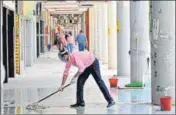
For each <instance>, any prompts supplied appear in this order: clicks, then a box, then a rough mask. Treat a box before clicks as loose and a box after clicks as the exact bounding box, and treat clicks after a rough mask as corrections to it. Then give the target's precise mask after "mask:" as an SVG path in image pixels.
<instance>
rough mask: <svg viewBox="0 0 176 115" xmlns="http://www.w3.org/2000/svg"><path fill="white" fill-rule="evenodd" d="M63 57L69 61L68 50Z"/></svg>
mask: <svg viewBox="0 0 176 115" xmlns="http://www.w3.org/2000/svg"><path fill="white" fill-rule="evenodd" d="M63 58H64V59H65V60H66V61H68V58H69V57H68V52H66V53H64V54H63Z"/></svg>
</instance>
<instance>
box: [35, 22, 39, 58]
mask: <svg viewBox="0 0 176 115" xmlns="http://www.w3.org/2000/svg"><path fill="white" fill-rule="evenodd" d="M36 28H37V29H36V31H37V57H39V56H40V44H39V22H36Z"/></svg>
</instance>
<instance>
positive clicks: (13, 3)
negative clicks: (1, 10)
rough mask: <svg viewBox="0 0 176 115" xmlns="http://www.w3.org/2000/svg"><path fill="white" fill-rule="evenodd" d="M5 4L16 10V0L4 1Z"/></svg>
mask: <svg viewBox="0 0 176 115" xmlns="http://www.w3.org/2000/svg"><path fill="white" fill-rule="evenodd" d="M3 5H4V6H5V7H7V8H9V9H11V10H13V11H15V1H13V2H12V0H11V1H3Z"/></svg>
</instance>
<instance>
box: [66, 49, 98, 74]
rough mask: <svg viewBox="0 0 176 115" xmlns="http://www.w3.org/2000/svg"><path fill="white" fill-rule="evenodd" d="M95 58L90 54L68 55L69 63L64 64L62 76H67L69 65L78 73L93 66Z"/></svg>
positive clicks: (77, 53) (76, 53)
mask: <svg viewBox="0 0 176 115" xmlns="http://www.w3.org/2000/svg"><path fill="white" fill-rule="evenodd" d="M94 60H95V57H94V55H93V54H92V53H90V52H73V53H71V54H69V61H68V62H67V63H66V66H65V71H64V75H68V72H69V70H70V67H71V65H74V66H76V67H77V68H78V71H79V72H84V70H85V69H86V68H87V67H89V66H90V65H91V64H93V62H94Z"/></svg>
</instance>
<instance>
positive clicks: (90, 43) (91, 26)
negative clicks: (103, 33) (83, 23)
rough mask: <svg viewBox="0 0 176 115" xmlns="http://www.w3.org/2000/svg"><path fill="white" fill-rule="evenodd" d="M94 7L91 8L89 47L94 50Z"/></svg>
mask: <svg viewBox="0 0 176 115" xmlns="http://www.w3.org/2000/svg"><path fill="white" fill-rule="evenodd" d="M92 11H93V10H92V8H89V23H90V24H89V36H90V39H89V48H90V51H91V52H93V42H92V41H93V36H92V30H93V15H92Z"/></svg>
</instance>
